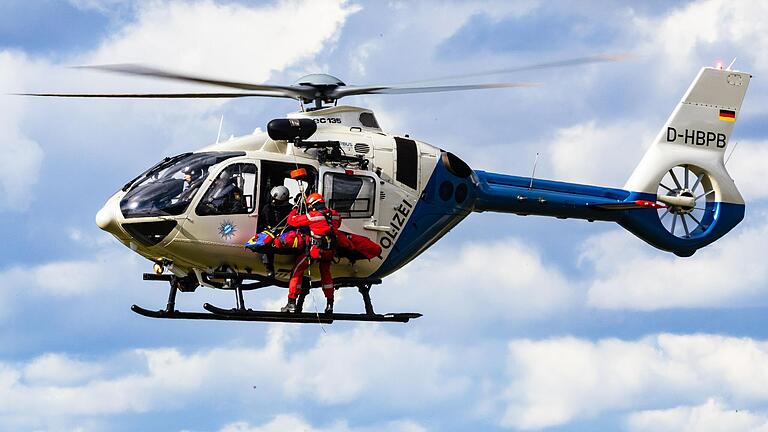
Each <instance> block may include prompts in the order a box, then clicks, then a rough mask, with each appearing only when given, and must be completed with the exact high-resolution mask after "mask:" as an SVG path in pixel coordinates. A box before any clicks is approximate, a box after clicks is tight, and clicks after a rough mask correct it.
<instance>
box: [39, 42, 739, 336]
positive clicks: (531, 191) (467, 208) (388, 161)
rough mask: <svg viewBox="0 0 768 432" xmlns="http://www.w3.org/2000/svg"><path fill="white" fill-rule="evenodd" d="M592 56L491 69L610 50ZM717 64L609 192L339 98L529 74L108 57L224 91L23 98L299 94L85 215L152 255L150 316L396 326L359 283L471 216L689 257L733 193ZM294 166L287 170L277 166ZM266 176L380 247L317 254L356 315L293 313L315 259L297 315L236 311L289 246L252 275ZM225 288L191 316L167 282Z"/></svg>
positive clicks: (730, 211) (719, 223)
mask: <svg viewBox="0 0 768 432" xmlns="http://www.w3.org/2000/svg"><path fill="white" fill-rule="evenodd" d="M616 59H617V58H616V57H614V56H605V55H600V56H592V57H584V58H578V59H570V60H565V61H558V62H550V63H541V64H538V65H532V66H526V67H521V68H514V69H506V70H497V71H491V72H484V73H475V74H465V75H455V76H449V77H441V78H439V79H455V78H466V77H475V76H481V75H493V74H498V73H505V72H512V71H524V70H533V69H539V68H552V67H566V66H575V65H579V64H585V63H594V62H601V61H613V60H616ZM731 66H732V65H730V66H728V67H727V68H723V67H722V66H718V67H703V68H701V69H700V71H699V72H698V74H697V75H696V77H695V78H694V80H693V82H692V83H691V85H690V87H689V88H688V89H687V91H686V92H685V93H684V94H683V97H682V99H681V100H680V102H679V103H678V104H677V106H676V107H675V108H674V110H673V111H672V114H671V115H670V116H669V118H668V120H667V121H666V123H665V124H664V125H663V127H662V128H661V129H660V131H659V132H658V134H657V135H656V137H655V139H654V140H653V142H652V143H651V145H650V147H649V148H648V150H647V151H646V153H645V155H644V156H643V157H642V159H641V160H640V162H639V164H638V165H637V166H636V168H635V170H634V172H632V174H631V175H630V176H629V178H628V180H627V182H626V184H625V185H624V186H623V187H622V188H608V187H599V186H591V185H583V184H577V183H566V182H559V181H552V180H544V179H539V178H534V175H533V174H531V176H527V177H526V176H513V175H507V174H500V173H492V172H487V171H482V170H476V169H473V168H471V167H470V166H469V165H468V164H467V163H466V162H464V161H463V160H462V159H461V158H459V157H458V156H456V155H455V154H453V153H451V152H450V151H446V150H443V149H441V148H439V147H436V146H433V145H430V144H428V143H426V142H424V141H420V140H417V139H413V138H411V137H409V136H408V135H404V136H400V135H397V134H390V133H388V132H385V131H384V130H383V129H382V128H381V126H380V125H379V123H378V120H377V118H376V116H375V114H374V112H373V111H371V110H369V109H366V108H360V107H355V106H349V105H338V101H339V100H340V99H342V98H344V97H347V96H353V95H362V94H405V93H431V92H442V91H461V90H473V89H499V88H510V87H527V86H531V85H535V84H531V83H492V84H465V85H423V84H422V82H413V83H411V84H403V85H391V86H387V85H381V86H377V85H369V86H350V85H346V84H345V83H344V82H343V81H341V80H340V79H338V78H336V77H334V76H331V75H328V74H312V75H307V76H304V77H302V78H300V79H299V80H298V81H297V82H296V83H294V84H293V85H287V86H284V85H269V84H252V83H244V82H235V81H226V80H221V79H214V78H208V77H201V76H195V75H190V74H183V73H176V72H170V71H167V70H163V69H158V68H154V67H148V66H142V65H135V64H120V65H103V66H89V67H90V68H95V69H98V70H102V71H107V72H114V73H121V74H129V75H137V76H144V77H154V78H161V79H167V80H177V81H184V82H192V83H197V84H208V85H215V86H219V87H227V88H230V89H237V90H238V91H237V92H226V93H225V92H219V93H211V92H209V93H147V94H141V93H139V94H89V93H25V95H28V96H50V97H108V98H112V97H119V98H241V97H275V98H291V99H296V100H298V101H299V105H300V110H299V111H297V112H293V113H290V114H287V116H286V117H284V118H279V119H275V120H273V121H271V122H269V124H268V125H267V130H266V131H262V130H261V129H257V130H256V131H255V132H254V133H253V134H250V135H246V136H242V137H238V138H232V139H230V140H227V141H224V142H219V140H218V139H217V141H216V142H215V143H213V144H211V145H209V146H207V147H204V148H202V149H199V150H196V151H193V152H186V153H182V154H179V155H175V156H171V157H166V158H164V159H162V160H161V161H160V162H159V163H157V164H156V165H154V166H152V167H150V168H149V169H147V170H146V171H145V172H143V173H141V174H139V175H138V176H136V177H135V178H134V179H132V180H131V181H129V182H128V183H126V184H125V185H124V186H123V187H121V188H120V190H118V191H117V192H116V193H115V194H114V195H113V196H111V197H110V198H109V199H108V200H107V201H106V203H105V204H104V206H103V207H102V208H101V209H100V210H99V211H98V213H97V214H96V218H95V219H96V224H97V225H98V226H99V227H100V228H101V229H102V230H104V231H106V232H108V233H110V234H112V235H113V236H114V237H115V238H116V239H117V240H119V241H120V243H122V244H123V245H125V246H127V247H128V248H130V249H131V250H132V251H134V252H135V253H137V254H139V255H141V256H143V257H144V258H146V259H148V260H150V261H151V262H152V263H153V272H151V273H144V275H143V278H144V280H149V281H164V282H168V283H169V285H170V291H169V295H168V301H167V304H166V307H165V308H164V309H161V310H149V309H145V308H143V307H140V306H137V305H133V306H132V310H133V311H134V312H136V313H138V314H140V315H144V316H147V317H152V318H166V319H195V320H230V321H262V322H295V323H296V322H297V323H331V322H334V321H379V322H408V321H409V320H411V319H414V318H418V317H420V316H421V314H418V313H386V314H378V313H375V312H374V308H373V304H372V301H371V297H370V291H371V288H372V286H374V285H377V284H380V283H381V282H382V280H383V279H384V278H385V277H387V276H389V275H391V274H393V273H394V272H396V271H397V270H398V269H400V268H402V267H403V266H405V265H406V264H408V263H409V262H411V261H412V260H414V259H415V258H416V257H418V256H419V255H420V254H421V253H423V252H424V251H425V250H427V249H428V248H429V247H430V246H432V245H433V244H435V242H437V241H438V240H439V239H440V238H441V237H443V236H444V235H445V234H446V233H447V232H449V231H450V230H451V229H452V228H454V227H455V226H456V225H457V224H459V222H461V221H462V220H463V219H464V218H466V217H467V216H468V215H470V214H471V213H473V212H502V213H509V214H517V215H526V216H527V215H539V216H550V217H555V218H559V219H566V218H574V219H582V220H586V221H589V222H594V221H608V222H615V223H618V224H619V225H620V226H622V227H623V228H625V229H627V230H628V231H630V232H631V233H632V234H634V235H635V236H637V237H638V238H640V239H642V240H644V241H645V242H647V243H648V244H650V245H651V246H653V247H655V248H658V249H660V250H663V251H667V252H671V253H674V254H675V255H678V256H680V257H689V256H691V255H693V254H694V252H696V250H698V249H700V248H702V247H704V246H707V245H709V244H711V243H712V242H714V241H716V240H717V239H719V238H720V237H722V236H723V235H725V234H726V233H727V232H728V231H730V230H731V229H732V228H734V227H735V226H736V225H737V224H738V223H739V222H741V220H742V219H743V218H744V210H745V203H744V199H743V198H742V196H741V194H740V193H739V191H738V189H737V187H736V185H735V183H734V181H733V179H732V178H731V177H730V175H729V174H728V172H727V170H726V167H725V163H724V154H725V151H726V149H727V147H728V143H729V140H730V136H731V134H732V131H733V127H734V125H735V122H736V119H737V117H738V115H739V112H740V109H741V105H742V101H743V99H744V95H745V93H746V90H747V87H748V85H749V81H750V79H751V78H752V75H751V74H749V73H745V72H739V71H736V70H732V69H731ZM295 172H301V173H302V174H303V175H301V176H300V177H295V176H292V175H291V173H295ZM221 185H228V186H229V187H230V189H232V187H235V189H236V190H237V191H238V193H237V194H236V195H235V196H236V204H237V205H232V204H233V202H232V200H231V199H230V200H227V199H222V196H223V195H222V194H223V192H222V188H221ZM275 186H285V187H287V188H288V189H289V190H290V192H291V193H292V195H296V196H297V199H296V201H297V202H300V201H301V198H302V196H303V195H305V194H306V193H307V192H308V191H314V192H319V193H321V194H322V195H323V196H324V198H325V200H326V202H327V203H328V205H329V207H330V208H333V209H334V210H336V211H337V212H338V213H339V214H340V215H341V217H342V226H341V229H342V231H344V232H348V233H353V234H355V235H359V236H364V237H366V238H367V239H369V240H370V241H372V242H375V243H376V244H378V245H379V246H380V250H381V253H380V254H379V255H378V256H376V257H373V258H371V259H352V258H340V259H338V262H334V264H333V265H332V273H333V276H334V284H335V288H336V289H339V288H344V287H356V288H357V289H358V291H359V292H360V294H361V295H362V298H363V303H364V308H365V313H358V314H350V313H332V314H319V313H315V314H311V313H306V312H302V311H301V308H302V304H303V301H304V298H305V297H306V295H307V293H308V292H309V289H310V288H316V287H318V286H319V281H318V278H319V272H318V271H317V264H316V263H315V264H313V265H312V266H310V271H309V275H308V276H305V281H306V283H304V285H303V286H304V287H305V288H304V290H303V291H302V293H301V295H300V297H299V301H298V303H299V311H298V312H297V313H292V314H286V313H281V312H277V311H274V312H273V311H258V310H252V309H249V308H247V307H246V304H245V299H244V295H243V292H244V291H248V290H255V289H262V288H266V287H287V285H288V279H289V277H290V274H291V271H292V268H293V264H294V257H293V256H291V255H277V256H276V258H275V267H276V271H275V273H274V275H267V271H266V268H265V266H264V265H263V264H262V262H261V260H260V259H258V257H257V256H256V255H255V254H254V253H253V252H251V251H249V250H246V248H244V244H246V243H247V242H248V241H249V239H251V238H252V236H253V235H254V234H255V233H258V232H259V231H260V230H261V229H262V228H263V227H262V226H261V225H260V223H259V220H258V219H259V218H258V214H259V209H260V207H261V206H263V205H264V204H265V203H266V202H268V200H269V191H270V190H271V189H272V188H273V187H275ZM201 286H202V287H207V288H212V289H224V290H231V291H234V293H235V304H236V306H235V307H234V308H231V309H225V308H220V307H217V306H214V305H212V304H209V303H205V304H204V305H203V309H205V312H189V311H179V310H176V307H175V306H176V296H177V294H178V292H179V291H181V292H192V291H195V290H196V289H197V288H198V287H201Z"/></svg>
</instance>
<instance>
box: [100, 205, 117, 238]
mask: <svg viewBox="0 0 768 432" xmlns="http://www.w3.org/2000/svg"><path fill="white" fill-rule="evenodd" d="M115 219H116V218H115V209H114V205H113V203H112V202H107V203H106V204H104V207H102V208H101V210H99V211H98V212H97V213H96V225H98V226H99V228H101V229H103V230H104V231H107V232H109V233H113V231H114V230H115V229H117V221H116V220H115ZM113 234H114V233H113Z"/></svg>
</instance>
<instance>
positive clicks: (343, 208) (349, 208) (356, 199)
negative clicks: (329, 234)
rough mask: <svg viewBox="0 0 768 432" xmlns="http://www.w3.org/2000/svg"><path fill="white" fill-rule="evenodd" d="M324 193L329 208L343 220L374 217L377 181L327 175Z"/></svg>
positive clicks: (364, 177) (345, 175)
mask: <svg viewBox="0 0 768 432" xmlns="http://www.w3.org/2000/svg"><path fill="white" fill-rule="evenodd" d="M323 191H324V192H325V198H326V200H328V206H329V207H331V208H332V209H334V210H336V211H337V212H339V214H340V215H341V217H342V218H367V217H371V216H373V205H374V193H375V192H376V183H375V180H374V179H373V178H371V177H366V176H355V175H347V174H334V173H327V174H325V177H324V178H323Z"/></svg>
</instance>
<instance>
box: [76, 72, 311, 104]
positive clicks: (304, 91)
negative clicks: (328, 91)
mask: <svg viewBox="0 0 768 432" xmlns="http://www.w3.org/2000/svg"><path fill="white" fill-rule="evenodd" d="M77 68H79V69H94V70H100V71H105V72H115V73H121V74H126V75H137V76H148V77H153V78H163V79H170V80H175V81H184V82H193V83H197V84H210V85H216V86H221V87H230V88H236V89H241V90H255V91H271V92H279V93H284V94H285V95H287V97H292V98H294V99H298V98H305V99H311V98H312V97H313V95H314V93H315V89H313V88H312V87H302V86H279V85H270V84H252V83H244V82H237V81H226V80H219V79H215V78H207V77H202V76H196V75H189V74H183V73H177V72H170V71H166V70H162V69H157V68H154V67H149V66H144V65H140V64H130V63H127V64H111V65H94V66H77Z"/></svg>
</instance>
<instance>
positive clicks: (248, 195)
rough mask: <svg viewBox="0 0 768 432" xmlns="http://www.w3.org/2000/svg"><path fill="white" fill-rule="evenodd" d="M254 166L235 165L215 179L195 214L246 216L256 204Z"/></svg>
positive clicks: (245, 164) (225, 169) (227, 168)
mask: <svg viewBox="0 0 768 432" xmlns="http://www.w3.org/2000/svg"><path fill="white" fill-rule="evenodd" d="M256 178H257V177H256V165H253V164H247V163H236V164H232V165H230V166H228V167H226V168H224V170H223V171H222V172H221V173H220V174H219V176H218V177H216V180H214V181H213V184H211V187H210V188H208V191H207V192H206V193H205V195H204V196H203V199H201V200H200V204H198V205H197V209H196V210H195V212H196V213H197V214H198V215H200V216H210V215H230V214H248V213H251V212H253V210H254V207H255V206H256V203H255V202H254V197H255V196H256Z"/></svg>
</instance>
